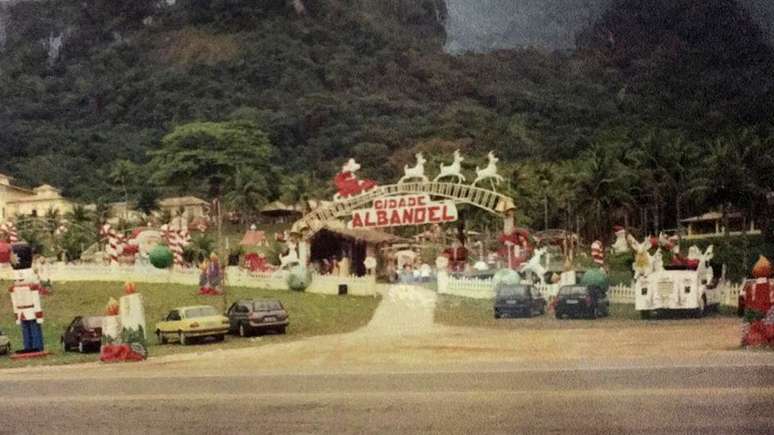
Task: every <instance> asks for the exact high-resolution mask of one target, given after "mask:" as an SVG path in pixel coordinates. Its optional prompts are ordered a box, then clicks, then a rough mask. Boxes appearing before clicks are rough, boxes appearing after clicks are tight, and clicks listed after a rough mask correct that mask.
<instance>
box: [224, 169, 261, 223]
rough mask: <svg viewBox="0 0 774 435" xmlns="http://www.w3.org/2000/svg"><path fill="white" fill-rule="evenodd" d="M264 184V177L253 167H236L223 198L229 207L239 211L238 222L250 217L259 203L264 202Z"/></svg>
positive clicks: (243, 221)
mask: <svg viewBox="0 0 774 435" xmlns="http://www.w3.org/2000/svg"><path fill="white" fill-rule="evenodd" d="M266 185H267V183H266V179H265V178H264V177H263V176H261V175H260V174H258V172H257V171H255V170H254V169H251V168H246V167H243V168H239V169H237V171H236V173H235V174H234V177H233V178H232V180H231V181H230V183H229V190H228V191H227V192H226V193H225V194H224V195H223V200H224V202H225V205H226V206H227V207H228V208H229V209H231V210H234V211H237V212H239V215H240V218H239V220H240V223H243V224H244V223H245V222H246V221H247V220H248V219H250V218H252V217H253V215H254V214H255V212H256V211H257V210H258V206H259V204H262V203H264V202H266V196H265V194H266V191H267V188H266Z"/></svg>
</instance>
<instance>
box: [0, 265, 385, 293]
mask: <svg viewBox="0 0 774 435" xmlns="http://www.w3.org/2000/svg"><path fill="white" fill-rule="evenodd" d="M286 273H287V272H273V273H259V272H258V273H257V272H250V271H249V270H246V269H242V268H239V267H236V266H231V267H227V268H226V274H225V276H226V283H227V284H228V285H232V286H238V287H249V288H262V289H272V290H288V285H287V282H286V276H287V275H286ZM40 275H41V278H42V279H50V280H51V281H52V282H54V283H57V282H68V281H90V282H96V281H105V282H110V281H113V282H115V281H118V282H123V281H132V282H135V283H155V284H182V285H190V286H198V284H199V270H198V269H196V268H187V269H156V268H155V267H153V266H151V265H141V264H137V265H113V266H107V265H98V264H64V263H55V264H51V265H48V266H46V267H45V268H44V269H43V270H41V271H40ZM0 279H4V280H13V270H12V269H11V268H10V267H3V268H0ZM340 285H346V286H347V294H351V295H357V296H373V295H375V294H377V293H378V292H379V291H380V290H381V285H379V284H377V283H376V280H375V278H374V277H373V276H363V277H355V276H350V277H341V276H332V275H313V276H312V282H311V284H310V285H309V287H308V288H307V289H306V290H305V291H307V292H310V293H319V294H328V295H337V294H339V286H340Z"/></svg>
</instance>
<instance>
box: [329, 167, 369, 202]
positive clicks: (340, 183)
mask: <svg viewBox="0 0 774 435" xmlns="http://www.w3.org/2000/svg"><path fill="white" fill-rule="evenodd" d="M359 170H360V165H359V164H357V162H355V159H349V160H348V161H347V163H346V164H345V165H344V166H342V167H341V172H339V173H338V174H337V175H336V178H334V183H335V184H336V189H337V190H338V193H336V195H335V196H334V199H343V198H347V197H350V196H355V195H359V194H360V193H362V192H365V191H368V190H371V189H373V188H374V187H376V182H375V181H373V180H360V179H358V178H357V175H355V172H357V171H359Z"/></svg>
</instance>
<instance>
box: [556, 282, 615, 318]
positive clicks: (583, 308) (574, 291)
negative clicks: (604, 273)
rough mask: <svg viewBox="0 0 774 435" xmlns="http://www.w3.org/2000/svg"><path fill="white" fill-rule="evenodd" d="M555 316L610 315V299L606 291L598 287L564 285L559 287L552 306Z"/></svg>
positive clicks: (594, 316) (593, 316) (595, 316)
mask: <svg viewBox="0 0 774 435" xmlns="http://www.w3.org/2000/svg"><path fill="white" fill-rule="evenodd" d="M554 312H555V313H556V318H557V319H561V318H563V317H565V316H567V317H589V318H592V319H596V318H597V317H605V316H609V315H610V301H609V300H608V299H607V292H605V291H603V290H602V289H600V288H599V287H595V286H585V285H566V286H563V287H561V288H560V289H559V292H558V294H557V295H556V305H555V307H554Z"/></svg>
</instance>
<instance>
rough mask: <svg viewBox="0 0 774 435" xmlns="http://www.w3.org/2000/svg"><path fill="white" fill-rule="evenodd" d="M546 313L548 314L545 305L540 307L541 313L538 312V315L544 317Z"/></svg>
mask: <svg viewBox="0 0 774 435" xmlns="http://www.w3.org/2000/svg"><path fill="white" fill-rule="evenodd" d="M545 313H546V306H545V305H542V306H541V307H540V311H538V314H539V315H541V316H542V315H543V314H545Z"/></svg>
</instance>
